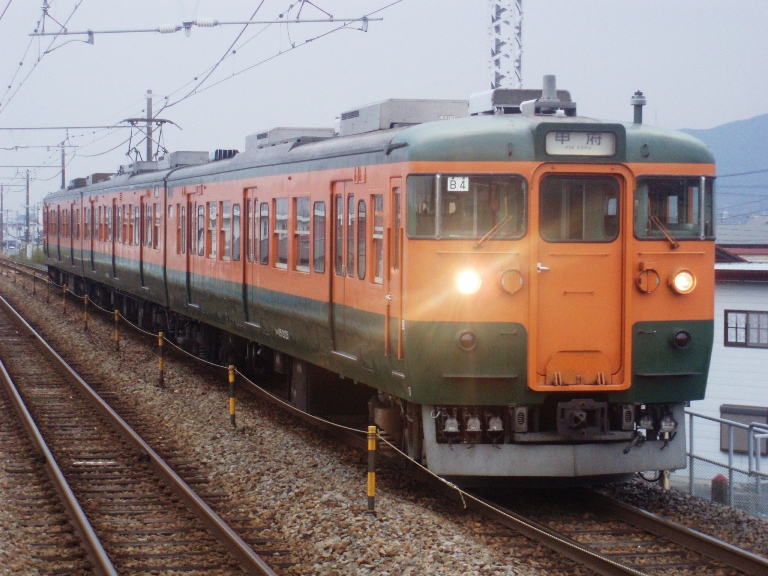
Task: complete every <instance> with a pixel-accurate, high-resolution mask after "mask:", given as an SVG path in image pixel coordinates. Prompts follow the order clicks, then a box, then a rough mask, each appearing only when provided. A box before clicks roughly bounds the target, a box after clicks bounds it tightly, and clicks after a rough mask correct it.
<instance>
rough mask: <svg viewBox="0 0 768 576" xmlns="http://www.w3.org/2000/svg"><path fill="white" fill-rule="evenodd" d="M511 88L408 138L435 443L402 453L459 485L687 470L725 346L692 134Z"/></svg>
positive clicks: (420, 331) (409, 245)
mask: <svg viewBox="0 0 768 576" xmlns="http://www.w3.org/2000/svg"><path fill="white" fill-rule="evenodd" d="M497 92H498V91H497ZM512 92H514V91H509V93H508V94H506V95H504V94H500V93H493V94H492V95H491V101H492V102H493V100H494V99H496V100H499V99H500V98H501V97H505V98H507V99H508V102H507V103H505V105H504V106H492V107H491V109H490V111H489V110H480V111H479V113H477V115H476V116H473V117H470V118H465V119H458V120H453V121H451V122H445V123H433V124H429V125H423V126H417V127H414V128H412V129H409V130H407V131H404V132H403V133H402V135H401V136H399V137H400V138H402V139H403V141H404V142H407V147H408V150H409V159H410V164H409V172H410V175H409V176H408V177H407V185H406V191H407V195H406V201H405V206H404V211H405V231H406V234H405V247H404V271H403V294H404V297H403V320H402V322H403V324H402V328H403V353H404V361H405V365H406V368H407V369H406V370H405V373H406V374H407V375H408V385H409V387H408V393H409V398H408V403H409V406H410V407H411V413H410V416H409V417H411V418H415V419H418V420H419V421H420V427H421V430H418V428H419V426H416V425H412V426H411V429H410V430H411V432H409V429H408V426H406V431H405V434H406V435H408V434H409V433H413V434H415V435H414V439H415V438H416V434H417V435H418V436H421V438H422V439H423V445H418V444H419V443H418V442H417V441H415V440H414V441H412V442H410V444H409V443H408V442H406V443H405V444H406V446H408V445H411V447H412V455H413V456H415V457H417V458H421V459H423V460H425V461H426V463H427V465H428V467H429V468H430V469H431V470H432V471H434V472H436V473H437V474H439V475H441V476H446V477H451V478H454V479H456V480H459V481H461V480H468V479H470V478H478V477H516V478H534V477H536V478H538V477H552V478H561V479H571V480H573V479H581V480H594V479H597V480H604V479H607V478H618V477H622V476H625V475H628V474H631V473H634V472H638V471H650V470H656V471H660V470H674V469H679V468H683V467H685V465H686V455H685V433H684V425H685V419H684V407H685V403H686V402H688V401H690V400H696V399H700V398H703V396H704V391H705V387H706V379H707V372H708V367H709V358H710V353H711V346H712V336H713V298H714V231H713V197H712V191H713V177H714V170H715V167H714V162H713V158H712V155H711V153H710V152H709V151H708V150H707V149H706V147H705V146H704V145H703V144H701V143H700V142H698V141H696V140H695V139H693V138H690V137H688V136H686V135H684V134H681V133H677V132H672V131H662V130H657V129H654V128H651V127H648V126H644V125H642V123H641V122H635V123H632V124H618V123H604V122H599V121H596V120H592V119H586V118H580V117H577V116H576V115H575V107H574V106H572V105H571V104H572V103H570V100H569V98H562V97H561V95H560V94H558V98H549V99H547V98H546V94H544V95H542V96H541V97H540V98H538V99H536V100H535V101H534V102H533V103H531V102H527V103H526V102H520V101H517V102H514V101H513V100H514V98H513V97H512V96H511V95H510V94H511V93H512ZM523 96H524V95H523ZM555 101H556V102H557V103H559V104H557V103H556V102H555ZM509 102H512V104H509ZM515 107H516V108H517V109H516V110H515ZM510 109H511V110H512V112H513V113H511V114H509V113H507V114H505V113H504V112H509V111H510ZM476 112H477V110H476ZM414 430H415V431H416V432H413V431H414ZM418 432H421V433H423V436H422V435H421V434H418ZM414 444H415V446H413V445H414Z"/></svg>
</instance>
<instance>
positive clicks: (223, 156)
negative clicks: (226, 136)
mask: <svg viewBox="0 0 768 576" xmlns="http://www.w3.org/2000/svg"><path fill="white" fill-rule="evenodd" d="M238 152H239V151H238V150H222V149H221V148H219V149H218V150H216V151H215V152H214V153H213V161H214V162H218V161H219V160H229V159H230V158H234V157H235V156H237V153H238Z"/></svg>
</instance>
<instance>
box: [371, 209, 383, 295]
mask: <svg viewBox="0 0 768 576" xmlns="http://www.w3.org/2000/svg"><path fill="white" fill-rule="evenodd" d="M373 281H374V282H375V283H376V284H383V283H384V196H382V195H381V194H374V195H373Z"/></svg>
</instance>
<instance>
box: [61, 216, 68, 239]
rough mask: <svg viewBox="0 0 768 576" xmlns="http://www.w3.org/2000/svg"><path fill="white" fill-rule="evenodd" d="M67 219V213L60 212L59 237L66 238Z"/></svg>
mask: <svg viewBox="0 0 768 576" xmlns="http://www.w3.org/2000/svg"><path fill="white" fill-rule="evenodd" d="M68 219H69V212H68V211H67V210H62V211H61V237H62V238H68V237H69V235H68V234H67V220H68Z"/></svg>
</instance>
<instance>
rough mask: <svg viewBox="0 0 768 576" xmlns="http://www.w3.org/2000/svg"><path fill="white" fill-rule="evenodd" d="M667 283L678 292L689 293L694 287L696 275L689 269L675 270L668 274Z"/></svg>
mask: <svg viewBox="0 0 768 576" xmlns="http://www.w3.org/2000/svg"><path fill="white" fill-rule="evenodd" d="M669 285H670V286H671V287H672V289H673V290H674V291H675V292H677V293H678V294H690V293H691V292H693V289H694V288H696V276H694V274H693V272H691V271H690V270H685V269H679V270H675V271H674V272H672V274H670V276H669Z"/></svg>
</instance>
